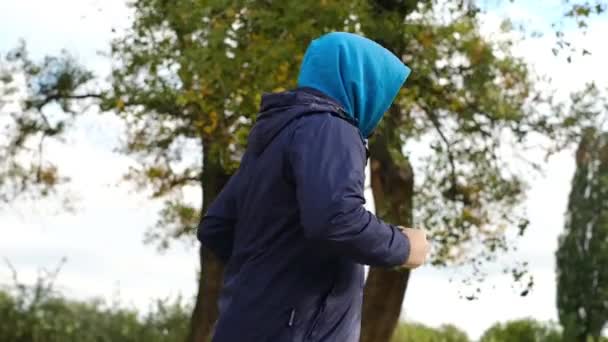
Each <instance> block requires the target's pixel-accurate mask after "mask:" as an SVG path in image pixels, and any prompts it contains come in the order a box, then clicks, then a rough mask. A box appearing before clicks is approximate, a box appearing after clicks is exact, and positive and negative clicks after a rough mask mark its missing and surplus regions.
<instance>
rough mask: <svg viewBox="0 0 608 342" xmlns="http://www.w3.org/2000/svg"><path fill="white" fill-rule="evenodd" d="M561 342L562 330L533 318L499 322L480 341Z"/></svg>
mask: <svg viewBox="0 0 608 342" xmlns="http://www.w3.org/2000/svg"><path fill="white" fill-rule="evenodd" d="M511 341H517V342H561V341H570V340H562V337H561V333H560V331H559V330H558V329H557V328H556V327H554V326H553V325H550V324H543V323H540V322H537V321H535V320H533V319H521V320H517V321H511V322H507V323H497V324H495V325H493V326H492V327H490V328H489V329H488V330H487V331H486V332H485V333H484V334H483V336H482V337H481V339H480V342H511Z"/></svg>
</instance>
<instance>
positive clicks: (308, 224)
mask: <svg viewBox="0 0 608 342" xmlns="http://www.w3.org/2000/svg"><path fill="white" fill-rule="evenodd" d="M365 164H366V148H365V145H364V142H363V140H362V138H361V134H360V131H359V130H358V129H357V127H356V126H355V125H354V124H353V122H352V121H351V120H349V119H348V118H347V117H345V116H344V111H343V110H342V109H341V106H340V105H339V103H338V102H336V101H334V100H333V99H331V98H329V97H327V96H325V95H323V94H322V93H320V92H318V91H315V90H313V89H307V88H303V89H298V90H296V91H291V92H285V93H279V94H271V95H266V96H264V98H263V100H262V108H261V114H260V115H259V116H258V120H257V122H256V124H255V125H254V127H253V129H252V131H251V134H250V136H249V141H248V147H247V150H246V153H245V155H244V157H243V160H242V162H241V165H240V168H239V169H238V171H237V172H236V173H235V174H234V176H233V177H232V178H231V179H230V181H229V182H228V184H227V185H226V186H225V188H224V189H223V191H222V192H221V193H220V194H219V196H218V197H217V199H216V200H215V201H214V202H213V203H212V204H211V206H210V208H209V211H208V212H207V213H206V215H205V217H204V218H203V220H202V221H201V225H200V227H199V230H198V237H199V239H200V241H201V242H202V243H203V245H205V246H206V247H208V248H209V249H211V250H212V251H213V252H214V253H215V254H216V255H217V256H219V257H220V258H221V259H222V260H223V261H224V262H225V263H226V268H225V275H224V284H223V289H222V294H221V298H220V302H219V308H220V316H219V320H218V322H217V324H216V327H215V333H214V337H213V341H214V342H236V341H238V342H249V341H251V342H264V341H269V342H270V341H272V342H282V341H285V342H287V341H289V342H291V341H339V342H350V341H358V340H359V332H360V325H361V304H362V294H363V285H364V271H363V266H362V265H363V264H367V265H372V266H396V265H401V264H403V263H404V262H405V261H406V258H407V256H408V254H409V241H408V240H407V238H406V237H405V236H404V235H403V234H401V233H400V232H399V231H398V230H397V228H396V227H395V226H392V225H389V224H386V223H384V222H382V221H381V220H379V219H378V218H376V216H374V215H373V214H372V213H370V212H368V211H367V210H366V209H365V208H364V206H363V205H364V203H365V199H364V196H363V192H364V181H365V171H364V170H365Z"/></svg>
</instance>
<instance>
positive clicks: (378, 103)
mask: <svg viewBox="0 0 608 342" xmlns="http://www.w3.org/2000/svg"><path fill="white" fill-rule="evenodd" d="M409 74H410V69H409V68H408V67H407V66H405V64H403V63H402V62H401V60H399V58H397V57H396V56H395V55H394V54H392V53H391V52H390V51H388V50H387V49H385V48H383V47H382V46H380V45H379V44H377V43H376V42H374V41H371V40H369V39H367V38H364V37H361V36H358V35H355V34H351V33H344V32H335V33H330V34H327V35H324V36H322V37H320V38H318V39H316V40H314V41H313V42H312V43H311V44H310V46H309V47H308V50H306V54H305V55H304V60H303V62H302V67H301V69H300V77H299V78H298V86H300V87H310V88H314V89H317V90H319V91H321V92H323V93H324V94H326V95H328V96H330V97H332V98H333V99H335V100H336V101H338V102H339V103H340V104H341V105H342V106H343V107H344V110H345V111H346V113H347V115H348V116H350V117H351V118H352V119H354V120H355V121H356V122H357V125H358V127H359V131H360V132H361V135H362V136H363V137H368V136H369V135H370V134H371V132H372V131H373V130H374V129H375V128H376V126H377V125H378V123H379V122H380V119H382V116H383V115H384V113H385V112H386V111H387V110H388V108H389V107H390V105H391V103H392V102H393V100H394V99H395V97H396V96H397V93H398V92H399V89H400V88H401V86H402V85H403V83H404V82H405V80H406V78H407V77H408V76H409Z"/></svg>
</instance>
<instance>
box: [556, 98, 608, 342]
mask: <svg viewBox="0 0 608 342" xmlns="http://www.w3.org/2000/svg"><path fill="white" fill-rule="evenodd" d="M590 95H591V94H590ZM595 95H596V96H593V95H591V96H592V99H591V101H593V102H591V103H592V104H593V103H594V102H595V101H597V99H598V98H599V96H597V94H595ZM593 107H597V105H596V104H594V105H593ZM607 203H608V134H606V133H602V132H598V131H597V130H596V129H594V128H589V129H588V130H587V131H586V133H585V135H584V136H583V137H582V139H581V142H580V144H579V146H578V149H577V151H576V172H575V174H574V178H573V180H572V190H571V192H570V199H569V202H568V211H567V214H566V223H565V228H564V233H563V234H562V235H561V236H560V239H559V247H558V250H557V253H556V259H557V260H556V261H557V307H558V312H559V319H560V322H561V324H562V326H563V327H564V336H565V338H566V340H568V341H580V342H586V341H589V339H591V340H593V341H599V339H600V336H601V333H602V329H603V328H604V326H606V323H607V322H608V273H606V271H605V270H607V269H608V210H607V209H606V204H607Z"/></svg>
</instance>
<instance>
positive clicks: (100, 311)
mask: <svg viewBox="0 0 608 342" xmlns="http://www.w3.org/2000/svg"><path fill="white" fill-rule="evenodd" d="M191 310H192V308H191V306H190V305H189V304H184V303H183V301H182V300H180V299H176V300H173V301H169V300H163V301H157V302H156V303H155V305H154V306H152V307H151V308H150V310H149V311H148V312H146V313H140V312H137V311H136V310H134V309H126V308H123V307H121V306H120V305H119V304H118V303H114V304H112V305H108V304H107V303H106V302H104V301H102V300H92V301H76V300H70V299H66V298H64V297H62V296H61V294H60V293H58V292H57V291H55V290H54V289H53V287H52V282H50V281H49V279H45V278H40V279H39V280H38V282H37V283H36V284H35V285H33V286H25V285H23V284H18V285H16V286H14V287H11V288H6V289H4V290H0V322H1V324H0V341H2V342H142V341H146V342H175V341H183V340H184V339H185V338H186V337H187V335H188V332H189V327H188V325H189V321H190V313H191ZM390 341H391V342H469V341H472V340H471V339H470V338H469V337H468V336H467V334H466V333H464V332H463V331H462V330H460V329H458V328H457V327H455V326H452V325H444V326H441V327H438V328H431V327H427V326H424V325H421V324H417V323H405V322H401V323H399V324H398V326H397V328H396V330H395V332H394V335H393V336H392V338H391V339H390ZM515 341H516V342H569V341H572V340H570V339H568V338H565V337H564V338H562V333H561V330H560V329H559V328H558V327H556V326H555V325H554V324H546V323H541V322H538V321H535V320H533V319H522V320H516V321H511V322H507V323H498V324H496V325H493V326H492V327H490V328H489V329H488V330H486V332H485V333H484V334H483V335H482V337H481V339H480V340H479V342H515ZM597 341H598V342H608V339H606V338H603V339H601V340H597Z"/></svg>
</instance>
